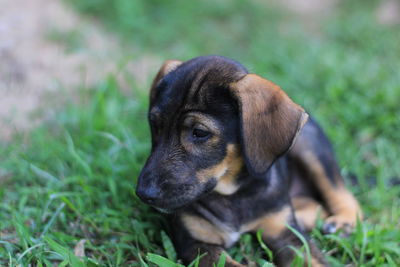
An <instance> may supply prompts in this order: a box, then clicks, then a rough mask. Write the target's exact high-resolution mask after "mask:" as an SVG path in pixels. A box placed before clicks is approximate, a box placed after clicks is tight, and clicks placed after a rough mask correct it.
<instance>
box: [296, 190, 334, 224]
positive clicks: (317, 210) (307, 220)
mask: <svg viewBox="0 0 400 267" xmlns="http://www.w3.org/2000/svg"><path fill="white" fill-rule="evenodd" d="M292 205H293V208H294V210H295V216H296V219H297V222H298V224H299V225H300V226H302V227H303V228H304V229H305V230H306V231H311V230H312V229H313V228H314V227H315V223H316V221H317V219H318V218H321V219H324V218H326V217H327V215H328V214H327V212H326V210H325V209H324V208H323V207H322V206H321V204H320V203H318V202H317V201H315V200H314V199H312V198H309V197H295V198H293V199H292Z"/></svg>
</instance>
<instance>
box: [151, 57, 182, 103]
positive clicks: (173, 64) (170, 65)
mask: <svg viewBox="0 0 400 267" xmlns="http://www.w3.org/2000/svg"><path fill="white" fill-rule="evenodd" d="M181 64H182V61H179V60H174V59H170V60H167V61H165V62H164V63H163V64H162V66H161V68H160V70H159V71H158V72H157V75H156V77H155V78H154V80H153V82H152V83H151V89H150V102H152V100H153V99H154V97H155V96H156V93H157V92H156V91H157V90H156V88H157V85H158V83H159V82H160V80H161V79H162V78H163V77H164V76H165V75H167V74H168V73H170V72H171V71H173V70H175V69H176V68H177V67H179V65H181Z"/></svg>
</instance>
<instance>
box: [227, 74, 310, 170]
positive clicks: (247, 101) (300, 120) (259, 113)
mask: <svg viewBox="0 0 400 267" xmlns="http://www.w3.org/2000/svg"><path fill="white" fill-rule="evenodd" d="M230 90H231V92H232V94H233V97H234V98H236V100H237V102H238V106H239V113H240V125H241V127H240V128H241V138H242V140H241V141H242V147H243V152H244V156H245V160H246V165H247V167H248V169H249V171H250V172H251V173H252V174H253V175H256V176H261V175H263V174H265V173H266V172H267V171H268V169H269V167H270V166H271V164H272V163H273V162H274V160H275V159H277V158H278V157H279V156H281V155H282V154H284V153H285V152H286V151H287V150H288V149H289V148H290V147H291V146H292V144H293V143H294V141H295V138H296V136H297V134H298V133H299V131H300V129H301V128H302V127H303V125H304V123H305V122H306V121H307V119H308V115H307V113H305V111H304V110H303V108H301V107H300V106H299V105H297V104H295V103H294V102H293V101H292V100H291V99H290V98H289V97H288V96H287V95H286V94H285V92H283V91H282V90H281V89H280V88H279V86H277V85H276V84H274V83H272V82H270V81H268V80H266V79H263V78H261V77H260V76H258V75H255V74H247V75H246V76H244V77H243V78H242V79H240V80H239V81H237V82H235V83H232V84H230Z"/></svg>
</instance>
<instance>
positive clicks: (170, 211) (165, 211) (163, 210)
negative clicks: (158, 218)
mask: <svg viewBox="0 0 400 267" xmlns="http://www.w3.org/2000/svg"><path fill="white" fill-rule="evenodd" d="M153 208H155V209H156V210H158V211H159V212H161V213H165V214H172V213H174V210H171V209H163V208H158V207H154V206H153Z"/></svg>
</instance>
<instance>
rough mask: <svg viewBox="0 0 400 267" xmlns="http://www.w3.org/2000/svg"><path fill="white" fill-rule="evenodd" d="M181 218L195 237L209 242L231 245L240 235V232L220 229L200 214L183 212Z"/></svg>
mask: <svg viewBox="0 0 400 267" xmlns="http://www.w3.org/2000/svg"><path fill="white" fill-rule="evenodd" d="M181 219H182V221H183V224H184V225H185V227H186V229H187V230H188V231H189V233H190V235H191V236H192V237H193V238H194V239H196V240H199V241H202V242H204V243H207V244H215V245H222V246H226V247H229V246H231V245H232V244H233V243H234V242H236V241H237V239H238V238H239V237H240V234H239V233H236V232H230V231H226V230H223V229H220V228H218V227H217V226H215V225H213V224H212V223H210V222H209V221H207V220H205V219H203V218H201V217H199V216H195V215H189V214H182V215H181Z"/></svg>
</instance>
